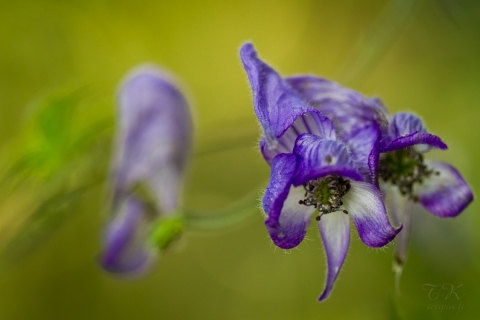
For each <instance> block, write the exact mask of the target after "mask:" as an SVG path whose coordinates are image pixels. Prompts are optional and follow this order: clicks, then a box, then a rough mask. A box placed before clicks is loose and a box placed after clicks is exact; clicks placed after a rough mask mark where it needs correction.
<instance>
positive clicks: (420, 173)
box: [378, 148, 440, 201]
mask: <svg viewBox="0 0 480 320" xmlns="http://www.w3.org/2000/svg"><path fill="white" fill-rule="evenodd" d="M378 170H379V177H380V178H382V179H383V181H385V182H390V183H392V184H393V185H396V186H397V187H398V189H399V190H400V193H401V194H402V195H406V196H408V198H409V199H411V200H413V201H418V197H417V196H416V195H414V194H413V186H414V185H415V184H416V183H422V182H423V180H424V179H425V178H427V177H429V176H430V175H431V174H437V175H438V174H440V173H439V172H436V171H434V170H432V169H429V168H428V167H427V166H426V165H425V164H424V162H423V155H422V154H421V153H419V152H417V151H415V150H414V149H413V148H405V149H401V150H397V151H393V152H388V153H386V154H384V155H382V156H381V158H380V161H379V166H378Z"/></svg>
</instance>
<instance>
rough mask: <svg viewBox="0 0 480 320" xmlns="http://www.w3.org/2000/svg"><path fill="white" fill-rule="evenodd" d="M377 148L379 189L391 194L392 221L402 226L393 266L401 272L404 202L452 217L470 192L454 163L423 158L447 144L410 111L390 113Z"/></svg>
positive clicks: (407, 215) (470, 196)
mask: <svg viewBox="0 0 480 320" xmlns="http://www.w3.org/2000/svg"><path fill="white" fill-rule="evenodd" d="M378 148H379V152H380V153H381V155H380V161H379V170H378V173H379V178H380V181H381V184H382V188H384V189H387V190H389V191H390V193H391V195H390V196H391V197H392V200H393V201H392V202H393V203H392V204H393V206H392V215H393V218H394V220H395V221H396V222H398V223H402V224H403V225H404V228H403V231H402V233H401V234H400V235H399V237H398V239H397V241H396V242H397V244H396V252H395V265H394V267H395V269H396V271H397V272H401V268H402V266H403V265H404V263H405V260H406V250H407V241H408V234H409V231H410V220H411V218H410V215H411V210H412V206H411V205H409V204H408V203H405V202H406V201H408V202H411V203H412V202H419V203H420V204H421V205H422V206H423V207H424V208H425V209H427V210H428V211H430V212H431V213H433V214H434V215H436V216H437V217H440V218H453V217H456V216H457V215H458V214H460V213H461V212H462V211H463V210H464V209H465V208H466V207H467V206H468V205H469V204H470V202H472V200H473V194H472V191H471V190H470V187H469V186H468V184H467V183H466V182H465V180H464V179H463V177H462V176H461V175H460V173H459V172H458V171H457V170H456V169H455V168H454V167H453V166H451V165H449V164H447V163H443V162H438V161H428V160H424V158H423V154H424V153H425V152H427V151H428V150H430V149H431V148H438V149H447V145H446V144H445V143H444V142H443V141H442V140H441V139H440V138H439V137H438V136H436V135H433V134H430V133H428V132H427V130H426V129H425V126H424V125H423V123H422V121H421V120H420V119H419V118H418V117H417V116H415V115H413V114H410V113H405V112H399V113H396V114H394V115H393V116H391V117H390V123H389V126H388V130H387V132H386V133H385V134H384V135H383V137H382V139H381V141H380V142H379V144H378Z"/></svg>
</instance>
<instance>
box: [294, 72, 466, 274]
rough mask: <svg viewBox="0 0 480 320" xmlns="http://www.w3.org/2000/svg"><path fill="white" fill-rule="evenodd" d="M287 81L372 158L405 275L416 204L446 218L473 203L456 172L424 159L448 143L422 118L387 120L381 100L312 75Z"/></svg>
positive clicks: (362, 155)
mask: <svg viewBox="0 0 480 320" xmlns="http://www.w3.org/2000/svg"><path fill="white" fill-rule="evenodd" d="M287 81H288V83H289V84H290V85H291V86H292V87H293V88H294V89H295V90H296V91H297V93H299V94H300V95H301V96H302V97H303V98H304V100H306V101H307V102H308V103H309V105H312V106H314V107H315V108H316V109H317V110H320V111H321V112H322V113H323V114H325V115H327V116H328V117H329V118H330V119H332V121H333V122H334V123H335V130H336V131H337V132H338V133H340V134H339V136H340V138H341V139H342V140H343V141H346V142H347V144H349V146H350V147H351V150H352V151H353V153H354V154H355V155H357V158H359V159H360V161H364V159H366V158H368V163H369V167H368V169H369V170H370V179H371V182H372V183H373V184H375V185H377V186H378V185H379V181H378V180H379V178H380V186H381V188H382V190H383V191H384V192H385V193H387V198H389V200H390V201H389V202H390V204H391V206H390V207H391V213H392V218H393V220H394V222H395V223H396V224H398V225H402V226H403V228H402V231H401V232H400V234H399V235H398V236H397V237H396V241H395V242H396V249H395V251H396V252H395V263H394V267H395V269H396V271H397V272H398V271H401V268H402V266H403V264H404V263H405V259H406V251H407V242H408V235H409V231H410V226H411V224H410V222H411V217H410V215H411V210H412V204H413V203H415V202H420V203H421V204H422V205H423V206H424V207H425V208H426V209H427V210H428V211H430V212H432V213H433V214H435V215H436V216H438V217H442V218H445V217H455V216H457V215H458V214H459V213H460V212H462V211H463V209H465V207H466V206H467V205H468V204H469V203H470V202H471V201H472V200H473V195H472V192H471V190H470V188H469V187H468V185H467V183H466V182H465V180H464V179H463V178H462V176H461V175H460V173H459V172H458V171H457V170H456V169H455V168H454V167H452V166H451V165H449V164H446V163H442V162H434V161H424V159H423V154H424V153H425V152H427V151H428V150H430V149H431V148H438V149H446V148H447V146H446V144H445V143H444V142H443V141H442V140H441V139H440V138H439V137H437V136H435V135H432V134H430V133H428V132H427V131H426V129H425V127H424V125H423V123H422V121H421V120H420V119H419V118H418V117H416V116H414V115H412V114H409V113H404V112H399V113H397V114H394V115H393V116H391V115H389V114H388V112H387V110H386V108H385V107H384V106H383V104H382V103H381V101H380V100H378V99H377V98H365V97H363V96H362V95H361V94H359V93H357V92H355V91H352V90H350V89H347V88H343V87H342V86H340V85H338V84H336V83H334V82H331V81H329V80H326V79H322V78H317V77H313V76H297V77H292V78H287ZM369 132H370V133H369ZM375 132H376V134H375ZM374 140H375V141H374ZM365 142H367V143H365ZM372 142H373V143H372ZM362 146H363V147H362ZM359 150H360V151H359ZM380 153H381V155H380Z"/></svg>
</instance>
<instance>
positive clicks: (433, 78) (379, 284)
mask: <svg viewBox="0 0 480 320" xmlns="http://www.w3.org/2000/svg"><path fill="white" fill-rule="evenodd" d="M479 38H480V5H479V4H478V3H477V2H474V1H464V0H423V1H380V0H371V1H353V0H341V1H316V0H300V1H293V0H281V1H274V0H265V1H254V0H242V1H221V0H202V1H193V0H179V1H143V0H139V1H127V0H119V1H110V0H100V1H93V0H86V1H56V0H25V1H17V2H15V1H1V2H0V43H1V45H2V50H1V51H0V70H1V72H0V143H1V145H0V150H1V153H0V164H1V168H0V179H1V181H2V184H1V185H0V249H1V250H2V252H3V254H2V261H9V262H11V261H14V262H16V263H12V264H8V267H7V266H5V265H2V267H1V269H0V301H2V303H1V307H0V319H2V320H3V319H111V318H115V319H159V318H162V319H318V318H325V319H385V318H392V319H473V318H475V317H476V316H477V314H478V312H479V311H478V310H477V298H478V296H479V295H480V280H479V279H480V274H479V270H480V268H479V266H480V258H479V256H478V251H479V250H480V246H479V243H480V236H479V234H480V233H479V232H478V228H479V225H480V220H479V217H478V214H476V213H477V211H478V208H479V207H478V204H477V202H474V203H473V204H472V205H471V206H470V207H469V208H467V210H466V211H465V212H463V213H462V214H461V215H460V216H459V217H458V218H456V219H448V220H446V219H436V218H435V217H433V216H432V215H430V214H428V213H426V212H424V211H422V210H420V209H418V210H417V211H416V212H415V215H414V217H413V219H414V223H413V226H414V227H413V230H412V237H411V241H410V253H409V259H408V262H407V264H406V267H405V270H404V273H403V275H402V282H401V284H400V289H401V295H400V296H397V295H395V293H394V279H393V278H394V275H393V273H392V271H391V259H392V247H387V248H385V249H384V250H378V251H372V250H371V249H367V248H366V247H365V246H363V245H362V244H361V242H360V241H359V240H358V239H357V238H356V235H355V234H354V233H352V246H351V248H350V250H349V255H348V257H347V260H348V261H347V263H346V264H345V267H344V268H343V270H342V271H341V273H340V277H339V279H338V281H337V283H336V287H335V291H334V293H333V294H332V296H331V297H330V298H329V300H327V301H325V302H324V303H322V304H317V303H316V302H315V299H316V297H317V296H318V294H319V293H320V290H321V288H322V285H323V283H324V277H325V257H324V256H323V249H322V245H321V242H320V240H319V239H318V236H317V230H310V232H309V234H308V236H309V239H311V241H305V243H303V244H302V245H301V246H300V247H299V250H293V251H292V252H289V253H290V254H285V253H284V252H283V251H281V250H278V249H276V250H275V248H274V246H273V245H272V244H271V242H270V240H269V238H268V235H267V232H266V230H265V226H264V224H263V218H262V217H261V215H260V213H258V214H257V215H256V216H253V217H252V218H250V219H249V220H248V221H246V222H243V223H240V224H238V226H237V227H235V228H228V229H226V231H223V232H215V233H213V234H212V235H211V236H205V235H202V234H200V233H199V232H197V231H190V232H188V233H187V234H186V236H185V237H183V238H182V241H181V242H180V244H179V245H177V246H176V248H173V249H176V250H171V251H170V252H168V253H167V254H166V255H165V256H164V257H162V259H161V261H159V264H158V265H157V266H156V268H155V269H154V270H153V272H152V273H151V274H149V275H147V276H146V277H144V278H139V279H136V280H133V281H127V282H121V281H118V280H114V279H111V278H109V277H108V275H106V274H104V273H103V272H102V270H101V269H100V268H99V267H98V264H97V261H96V256H97V254H98V253H99V251H100V237H101V230H102V225H103V223H104V221H105V216H104V215H103V214H102V213H103V212H104V211H105V210H104V206H105V203H106V200H107V198H108V197H107V196H106V194H105V192H104V191H105V190H104V189H105V188H104V185H105V183H106V182H108V179H107V178H108V172H109V163H108V161H109V160H108V159H109V156H110V149H111V145H110V137H111V133H112V128H113V125H114V123H113V120H114V116H113V110H114V95H115V90H116V88H117V86H118V81H119V80H120V79H121V77H122V76H123V75H124V74H125V72H126V71H127V70H129V69H130V68H131V67H132V66H134V65H137V64H139V63H144V62H148V61H151V62H154V63H157V64H159V65H163V66H165V67H166V68H168V69H169V70H172V71H173V72H174V73H176V74H177V75H178V77H179V78H181V79H183V81H184V82H185V83H187V85H188V87H189V88H191V91H192V92H191V93H192V95H191V96H192V97H195V99H194V101H192V102H193V106H194V107H195V110H196V111H195V112H194V113H195V116H196V129H197V133H196V137H195V145H196V147H195V148H196V150H195V154H196V156H195V157H194V159H193V161H192V165H191V167H190V170H189V177H188V180H187V185H186V189H185V190H184V191H185V192H184V196H183V203H184V205H185V206H186V207H187V208H191V210H190V211H189V212H190V213H191V217H192V218H193V217H196V216H198V212H199V211H203V210H206V211H209V210H212V209H217V208H221V207H222V206H224V205H228V204H231V203H235V202H236V201H238V200H239V199H240V198H242V197H243V196H244V195H246V194H251V193H253V194H255V192H256V190H258V198H261V190H259V186H261V185H262V184H263V185H264V184H265V181H267V180H268V173H269V168H268V166H267V165H266V164H265V163H264V161H263V159H261V156H260V154H259V152H258V150H257V149H256V146H257V142H258V140H257V139H258V125H257V123H256V119H255V116H254V114H253V107H252V101H251V95H250V90H249V88H248V83H247V79H246V77H245V75H244V71H243V70H242V68H241V64H240V61H239V57H238V49H239V47H240V45H241V44H242V43H244V42H246V41H247V40H249V41H252V42H253V43H255V46H256V48H257V49H258V51H259V53H260V54H261V56H263V57H268V59H269V60H268V62H269V63H270V64H272V65H273V66H274V67H275V68H276V69H277V70H278V71H279V72H281V74H283V75H289V74H298V73H312V74H316V75H319V76H325V77H327V78H330V79H332V80H334V81H338V82H341V83H342V84H343V85H346V86H349V87H353V88H354V89H356V90H358V91H360V92H362V93H363V94H365V95H367V96H372V95H376V96H379V97H380V98H381V99H382V101H383V102H384V103H385V104H386V105H387V107H388V108H389V110H390V111H391V112H396V111H399V110H408V111H413V112H415V113H416V114H418V115H420V116H421V117H422V119H423V120H424V122H425V124H426V125H427V128H428V130H429V132H432V133H435V134H438V135H439V136H441V137H442V139H444V140H445V142H446V143H447V144H448V145H449V147H450V149H449V150H448V151H445V152H432V153H431V154H429V156H431V158H436V159H439V160H443V161H446V162H449V163H452V164H454V165H455V166H456V167H457V168H458V169H459V170H460V171H461V173H462V174H463V176H464V177H465V178H466V179H467V181H468V182H469V183H470V184H471V185H472V187H473V189H474V194H476V189H477V186H478V185H479V183H480V180H479V177H480V171H479V169H478V166H477V163H479V162H480V151H479V150H478V148H476V143H477V141H478V140H479V139H480V131H479V130H478V129H477V128H478V121H479V119H480V109H479V108H478V105H479V104H480V95H479V93H478V92H479V89H478V88H479V86H480V60H479V59H478V57H479V56H480V39H479ZM68 88H85V89H80V90H71V89H68ZM52 92H53V94H52ZM25 115H27V117H26V118H27V120H25V119H23V118H22V117H24V116H25ZM246 201H249V200H248V199H247V200H246ZM193 208H194V209H195V210H193ZM197 211H198V212H197ZM192 221H194V220H192ZM228 224H229V223H228V221H226V222H225V225H228ZM192 229H193V230H194V228H192ZM160 238H161V235H160ZM356 239H357V240H356ZM18 258H22V259H18ZM12 259H13V260H12ZM425 284H432V285H440V286H442V285H444V284H452V285H455V287H457V286H460V285H462V286H461V287H460V288H459V289H458V290H457V292H458V294H459V297H461V299H457V298H456V296H454V295H451V296H450V297H449V298H448V299H446V297H447V290H443V289H442V290H440V289H439V291H438V293H439V296H438V298H437V299H436V300H433V299H431V298H432V297H431V296H429V292H428V291H426V290H425V287H424V285H425ZM439 288H441V287H439ZM446 288H447V289H448V286H446ZM346 306H348V307H346ZM447 307H454V308H456V309H450V310H442V308H444V309H445V308H447Z"/></svg>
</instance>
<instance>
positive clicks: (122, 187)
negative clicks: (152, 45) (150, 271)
mask: <svg viewBox="0 0 480 320" xmlns="http://www.w3.org/2000/svg"><path fill="white" fill-rule="evenodd" d="M117 108H118V109H117V123H118V128H117V133H116V141H115V154H114V159H113V166H114V170H113V173H114V177H113V201H112V209H111V212H112V215H111V218H110V221H109V223H108V225H107V227H106V231H105V234H104V250H103V254H102V257H101V264H102V266H103V267H104V268H105V269H106V270H107V271H109V272H112V273H118V274H132V273H138V272H141V271H142V270H145V269H146V268H147V267H148V266H149V265H150V264H151V261H152V258H153V257H155V256H156V253H157V252H158V250H163V249H165V248H166V247H167V246H168V244H169V243H170V242H171V241H172V240H173V239H174V238H175V237H176V236H177V235H178V233H179V232H180V229H181V225H180V223H181V222H180V220H179V219H178V215H177V213H178V211H179V209H178V199H179V194H180V188H181V182H182V178H183V176H184V172H185V167H186V163H187V160H188V157H189V154H190V149H191V140H192V119H191V114H190V110H189V107H188V103H187V101H186V99H185V97H184V95H183V94H182V92H181V91H180V90H179V87H178V85H177V82H176V81H175V80H174V79H173V78H172V76H171V75H169V74H167V73H165V72H164V71H162V70H160V69H158V68H156V67H154V66H144V67H140V68H137V69H135V70H133V71H132V72H131V73H130V74H129V75H127V77H126V79H125V80H124V81H123V83H122V84H121V86H120V88H119V91H118V97H117Z"/></svg>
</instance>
